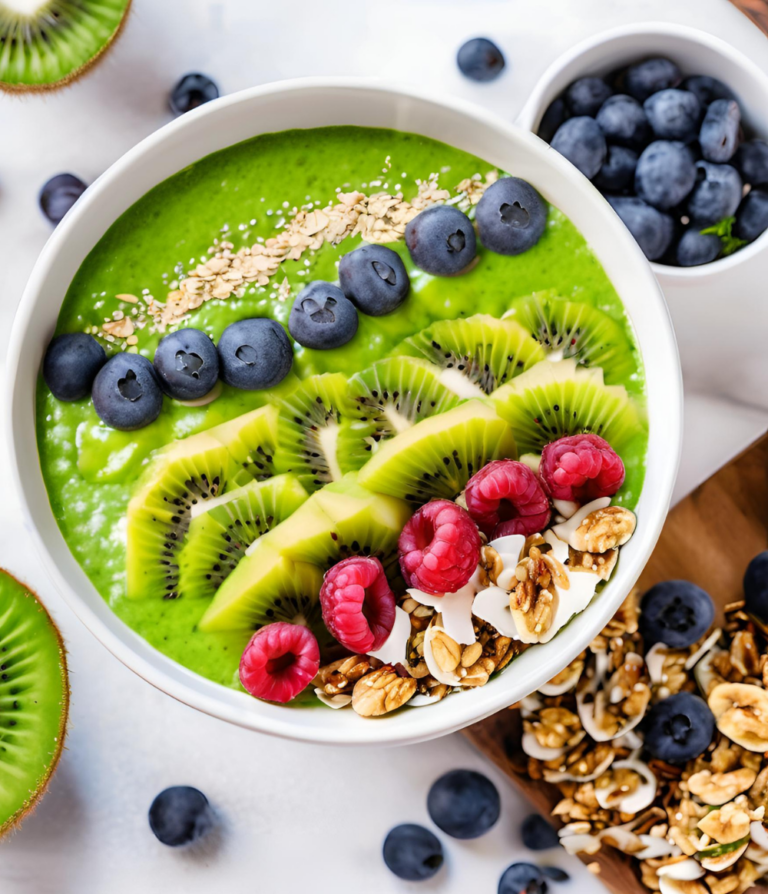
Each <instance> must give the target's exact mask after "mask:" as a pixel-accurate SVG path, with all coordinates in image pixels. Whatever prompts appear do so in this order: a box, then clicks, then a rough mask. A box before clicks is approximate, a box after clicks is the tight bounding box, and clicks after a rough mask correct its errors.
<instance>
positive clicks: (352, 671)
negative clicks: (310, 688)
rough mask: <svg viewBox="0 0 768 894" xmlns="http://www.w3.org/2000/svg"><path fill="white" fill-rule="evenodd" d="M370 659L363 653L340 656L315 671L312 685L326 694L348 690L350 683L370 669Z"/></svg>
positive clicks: (336, 693)
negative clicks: (345, 656) (315, 674)
mask: <svg viewBox="0 0 768 894" xmlns="http://www.w3.org/2000/svg"><path fill="white" fill-rule="evenodd" d="M371 661H372V659H370V658H366V657H365V655H351V656H350V657H349V658H340V659H339V660H338V661H334V662H332V663H331V664H326V665H325V667H321V668H320V670H319V671H318V672H317V676H316V677H315V679H314V681H313V682H314V685H315V686H317V687H318V688H320V689H322V690H323V692H325V694H326V695H339V694H340V693H342V692H345V691H346V692H349V690H350V689H351V688H352V684H353V683H356V682H357V681H358V680H359V679H360V678H361V677H362V676H364V675H365V674H367V673H368V671H369V670H370V669H371Z"/></svg>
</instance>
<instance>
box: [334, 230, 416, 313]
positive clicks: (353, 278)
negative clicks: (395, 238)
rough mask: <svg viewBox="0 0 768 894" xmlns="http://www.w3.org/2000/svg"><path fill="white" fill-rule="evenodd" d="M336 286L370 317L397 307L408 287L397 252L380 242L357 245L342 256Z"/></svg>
mask: <svg viewBox="0 0 768 894" xmlns="http://www.w3.org/2000/svg"><path fill="white" fill-rule="evenodd" d="M339 285H340V286H341V290H342V292H344V294H345V295H346V296H347V298H349V300H350V301H351V302H352V303H353V304H355V305H356V306H357V307H358V309H359V310H361V311H362V312H363V313H364V314H368V315H369V316H372V317H381V316H383V315H384V314H389V313H392V311H393V310H397V308H398V307H400V305H401V304H402V303H403V301H405V299H406V298H407V297H408V292H409V291H410V289H411V281H410V279H409V278H408V272H407V271H406V269H405V264H403V261H402V259H401V257H400V255H399V254H398V253H397V252H396V251H392V249H391V248H387V247H386V246H384V245H361V246H360V248H356V249H355V250H354V251H351V252H350V253H349V254H346V255H344V257H343V258H342V259H341V261H340V262H339Z"/></svg>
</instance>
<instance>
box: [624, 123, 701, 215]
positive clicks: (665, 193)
mask: <svg viewBox="0 0 768 894" xmlns="http://www.w3.org/2000/svg"><path fill="white" fill-rule="evenodd" d="M695 183H696V162H695V161H694V157H693V153H692V152H691V150H690V149H689V148H688V147H687V146H686V145H685V144H684V143H679V142H667V141H666V140H657V141H656V142H655V143H651V144H650V146H648V147H646V148H645V149H644V150H643V153H642V155H641V156H640V158H639V159H638V160H637V167H636V168H635V192H636V193H637V195H638V196H639V197H640V198H641V199H643V201H645V202H647V203H648V204H649V205H653V206H654V208H660V209H661V210H662V211H666V210H667V209H669V208H674V207H675V205H679V204H680V202H682V201H683V199H684V198H685V197H686V196H687V195H688V193H689V192H690V191H691V190H692V189H693V186H694V184H695Z"/></svg>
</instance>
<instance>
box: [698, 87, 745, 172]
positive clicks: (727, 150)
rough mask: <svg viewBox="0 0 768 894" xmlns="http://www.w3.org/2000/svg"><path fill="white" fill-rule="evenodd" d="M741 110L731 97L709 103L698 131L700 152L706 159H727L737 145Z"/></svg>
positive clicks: (730, 156) (722, 160) (731, 155)
mask: <svg viewBox="0 0 768 894" xmlns="http://www.w3.org/2000/svg"><path fill="white" fill-rule="evenodd" d="M740 124H741V111H740V110H739V104H738V103H737V102H736V101H735V100H733V99H716V100H715V101H714V102H712V103H710V105H709V108H708V109H707V113H706V115H705V116H704V120H703V121H702V122H701V130H700V131H699V145H700V146H701V154H702V155H703V156H704V158H706V160H707V161H717V162H724V161H729V160H730V159H731V158H732V157H733V154H734V152H736V148H737V146H738V145H739V126H740Z"/></svg>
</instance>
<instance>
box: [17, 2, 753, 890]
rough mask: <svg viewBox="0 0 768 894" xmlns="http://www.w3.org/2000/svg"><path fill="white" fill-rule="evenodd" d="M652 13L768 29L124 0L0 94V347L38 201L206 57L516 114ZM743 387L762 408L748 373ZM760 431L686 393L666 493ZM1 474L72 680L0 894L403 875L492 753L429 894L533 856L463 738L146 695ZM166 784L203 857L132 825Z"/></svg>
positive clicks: (696, 478)
mask: <svg viewBox="0 0 768 894" xmlns="http://www.w3.org/2000/svg"><path fill="white" fill-rule="evenodd" d="M651 19H663V20H670V21H678V22H684V23H688V24H692V25H697V26H699V27H701V28H704V29H705V30H709V31H711V32H713V33H715V34H717V35H719V36H720V37H722V38H724V39H726V40H729V41H730V42H732V43H733V44H735V45H736V46H738V47H739V48H741V49H742V50H743V51H744V52H746V53H747V54H749V55H750V56H751V57H752V58H753V59H754V61H755V62H756V63H757V64H759V65H761V66H763V67H764V68H766V70H768V54H766V52H765V49H766V44H765V38H764V37H763V36H762V34H760V32H758V31H757V30H756V29H755V28H754V27H753V26H752V25H751V24H750V23H749V22H748V20H747V19H745V18H743V17H742V16H741V15H740V14H739V13H738V12H737V11H736V10H735V9H733V8H732V7H731V6H730V5H729V4H728V3H727V2H726V0H696V2H693V0H579V2H574V0H536V2H531V0H528V2H524V0H472V2H470V0H461V2H460V0H441V2H436V0H387V2H381V0H378V2H376V0H355V2H352V0H325V2H323V3H319V2H317V0H314V2H310V0H292V2H290V3H289V2H277V3H266V2H263V0H162V2H158V0H154V2H153V0H134V11H133V14H132V17H131V20H130V22H129V24H128V27H127V29H126V32H125V34H124V36H123V38H122V39H121V40H120V42H119V43H118V45H117V46H116V47H115V48H114V50H113V51H112V52H111V53H110V54H109V55H108V57H107V58H106V60H105V61H104V63H103V64H102V66H101V67H100V68H98V69H97V71H96V72H95V73H94V74H93V75H92V76H91V77H90V78H88V79H87V80H84V81H83V82H82V83H80V84H76V85H75V86H74V87H72V88H71V89H69V90H66V91H64V92H63V93H60V94H57V95H54V96H50V97H33V98H28V99H23V100H18V99H11V98H8V97H3V96H0V260H1V261H2V269H3V277H2V295H1V296H0V353H2V355H3V357H4V355H5V348H6V344H7V337H8V335H7V333H8V330H9V326H10V322H11V319H12V317H13V314H14V311H15V308H16V305H17V303H18V300H19V298H20V295H21V291H22V288H23V284H24V282H25V280H26V278H27V276H28V274H29V271H30V269H31V267H32V265H33V263H34V260H35V258H36V256H37V254H38V252H39V250H40V248H41V247H42V245H43V243H44V241H45V239H46V238H47V236H48V233H49V228H48V225H47V223H46V222H45V220H43V218H42V217H41V216H40V214H39V213H38V211H37V207H36V196H37V192H38V189H39V187H40V185H41V184H42V183H43V182H44V181H45V180H46V179H47V178H48V177H49V176H51V175H52V174H55V173H58V172H60V171H65V170H71V171H73V172H74V173H76V174H78V175H80V176H81V177H83V178H84V179H85V180H92V179H93V178H95V177H96V176H97V175H98V174H99V173H100V172H101V171H103V170H104V169H105V168H106V167H107V166H108V165H109V164H110V163H111V162H112V161H113V160H114V159H116V158H117V157H118V156H119V155H120V154H121V153H122V152H124V151H125V150H126V149H127V148H129V147H130V146H132V145H133V144H134V143H135V142H136V141H137V140H139V139H141V138H142V137H143V136H145V135H146V134H148V133H150V132H151V131H153V130H154V129H156V128H157V127H158V126H160V125H161V124H163V123H164V122H165V121H166V120H168V118H169V113H168V112H167V111H166V106H165V98H166V94H167V91H168V88H169V86H170V85H171V84H172V83H174V81H175V80H176V79H177V78H178V77H179V76H180V75H181V74H183V73H184V72H186V71H188V70H193V69H197V70H202V71H205V72H207V73H209V74H210V75H211V76H213V77H214V78H215V79H216V80H217V81H218V82H219V84H220V85H221V88H222V90H223V91H226V92H231V91H234V90H237V89H240V88H243V87H247V86H250V85H252V84H258V83H263V82H266V81H270V80H275V79H279V78H285V77H293V76H298V75H309V74H349V75H368V76H384V77H387V78H395V79H399V80H401V81H405V82H409V83H418V84H420V85H422V86H425V87H430V88H433V89H440V90H444V91H448V92H451V93H453V94H455V95H457V96H463V97H465V98H468V99H472V100H475V101H477V102H479V103H481V104H483V105H485V106H488V107H489V108H491V109H493V110H495V111H496V112H497V113H499V114H501V115H503V116H504V117H506V118H509V119H513V118H514V117H515V115H516V113H517V111H518V110H519V108H520V107H521V105H522V103H523V101H524V99H525V96H526V94H527V91H528V90H529V89H530V88H531V86H532V85H533V84H534V83H535V81H536V79H537V78H538V76H539V75H540V74H541V72H542V71H543V70H544V68H545V67H546V66H547V65H548V64H549V62H550V61H551V60H552V59H553V58H554V57H555V56H556V55H557V54H558V53H560V52H561V51H563V50H564V49H566V48H567V47H569V46H571V45H572V44H573V43H575V42H576V41H578V40H579V39H581V38H582V37H584V36H586V35H588V34H590V33H593V32H596V31H598V30H601V29H603V28H608V27H611V26H613V25H618V24H622V23H627V22H631V21H640V20H651ZM475 34H488V35H489V36H490V37H492V38H494V39H495V40H496V41H497V42H498V43H499V45H500V46H501V47H502V48H503V49H504V51H505V53H506V56H507V59H508V63H509V65H508V69H507V71H506V73H505V74H504V76H503V77H502V78H501V79H499V80H498V81H497V82H496V83H494V84H492V85H485V86H480V85H474V84H471V83H470V82H467V81H465V80H463V79H462V78H461V77H460V76H459V74H458V73H457V71H456V69H455V66H454V53H455V49H456V47H457V46H458V44H460V43H461V41H462V40H464V39H466V38H467V37H470V36H473V35H475ZM691 325H695V321H691ZM724 375H727V370H725V371H724ZM689 384H690V383H689ZM693 385H694V387H695V383H693ZM743 389H744V391H743V393H744V401H745V403H750V402H754V401H751V397H752V395H751V394H750V387H749V382H744V383H743ZM766 428H768V415H767V414H766V413H764V412H762V411H759V410H755V409H749V408H742V407H739V406H738V405H736V404H734V403H732V402H724V401H722V400H721V399H716V398H712V397H709V396H707V395H703V394H695V393H692V394H690V395H689V400H688V404H687V408H686V447H685V455H684V461H683V468H682V472H681V478H680V484H679V487H678V493H677V496H678V497H679V496H682V495H683V494H684V493H685V492H687V491H688V490H689V489H690V488H692V487H694V486H695V485H696V484H698V483H700V482H701V481H702V480H704V479H705V478H706V477H707V476H708V475H709V474H711V473H712V472H713V471H714V470H715V469H716V468H717V467H718V466H719V465H721V464H722V463H723V462H725V461H726V460H727V459H729V458H731V457H732V456H733V455H734V454H735V453H737V452H738V451H739V450H741V449H742V448H743V447H744V446H746V445H747V444H748V443H749V442H750V441H751V440H753V439H754V437H756V436H757V435H759V434H760V433H762V432H763V431H764V430H765V429H766ZM3 449H4V448H3ZM0 487H2V493H3V500H2V501H1V503H0V564H1V565H3V566H5V567H7V568H9V569H10V570H12V571H13V572H14V573H15V574H17V575H18V576H20V577H22V578H23V579H25V580H26V581H27V582H28V583H29V585H30V586H32V587H33V588H34V589H36V590H37V592H38V593H39V594H40V595H41V596H42V597H43V599H44V600H45V602H46V604H47V605H48V606H49V607H50V608H51V610H52V612H53V614H54V616H55V617H56V620H57V621H58V622H59V624H60V626H61V628H62V630H63V632H64V635H65V637H66V639H67V642H68V645H69V649H70V662H71V670H72V690H73V701H72V723H71V729H70V733H69V738H68V750H67V752H66V753H65V755H64V758H63V760H62V764H61V768H60V770H59V772H58V774H57V776H56V778H55V779H54V782H53V784H52V787H51V791H50V793H49V795H48V796H47V798H46V799H45V800H44V801H43V803H42V804H41V806H40V807H39V809H38V810H37V812H36V814H35V815H34V816H32V817H31V818H30V819H29V820H28V821H27V823H26V824H25V826H24V827H23V829H22V830H21V831H19V832H18V833H17V834H15V835H14V836H13V837H11V838H10V839H9V840H6V841H4V842H3V843H2V844H0V891H1V892H2V894H105V892H109V894H134V892H136V891H138V890H144V891H148V892H155V891H182V890H183V891H185V892H190V894H195V892H203V891H208V890H211V888H212V886H214V885H215V886H216V890H220V891H231V892H241V891H246V890H253V891H281V892H282V891H284V892H294V891H297V892H298V891H303V890H311V891H313V892H317V894H324V892H329V894H331V892H334V894H338V892H346V891H366V892H375V894H378V892H382V894H383V892H395V891H406V890H416V889H417V887H418V886H416V885H408V884H405V883H401V882H399V881H398V880H397V879H395V878H394V877H393V876H391V875H390V874H389V873H388V872H387V870H386V869H385V868H384V866H383V864H382V863H381V860H380V856H379V851H380V846H381V842H382V840H383V837H384V835H385V833H386V831H387V830H388V829H389V828H390V827H391V826H392V825H394V824H396V823H398V822H403V821H416V822H428V818H427V814H426V808H425V797H426V792H427V789H428V787H429V784H430V782H431V781H432V780H433V779H434V778H435V777H436V776H438V775H439V774H440V773H441V772H443V771H445V770H447V769H450V768H454V767H457V766H468V767H476V768H483V767H485V769H486V772H488V774H489V775H490V776H491V777H492V778H494V779H495V781H496V782H497V784H498V785H499V787H500V789H501V792H502V798H503V815H502V819H501V821H500V822H499V824H498V825H497V827H496V828H495V829H494V830H493V831H492V832H491V833H490V834H489V835H488V836H486V837H484V838H481V839H479V840H477V841H474V842H458V841H451V840H449V839H447V838H446V837H445V836H442V837H443V841H444V844H445V846H446V851H447V866H446V868H445V869H444V870H442V871H441V873H440V874H439V875H438V877H437V879H435V880H434V882H432V883H428V884H426V885H422V886H421V889H422V890H426V891H441V892H459V891H466V890H476V891H478V892H480V891H485V892H493V891H495V890H496V885H497V880H498V877H499V875H500V874H501V872H502V870H503V869H504V868H505V866H507V865H508V863H510V862H512V861H513V860H515V859H526V857H530V855H526V854H525V852H524V851H523V849H522V847H521V844H520V840H519V834H518V824H519V821H520V819H521V818H522V817H523V816H524V815H525V813H526V810H527V808H526V806H525V804H524V803H523V802H522V801H521V799H520V798H519V797H518V796H517V795H516V793H515V792H514V791H513V790H512V789H511V788H510V787H509V786H508V785H507V784H506V783H505V781H504V780H503V779H502V778H501V777H500V776H499V775H498V774H496V773H495V772H494V770H493V769H492V768H490V767H488V766H486V765H485V762H484V761H483V760H482V759H481V758H480V757H479V756H478V755H477V754H476V753H475V752H474V751H473V750H472V749H471V748H470V746H469V745H467V744H466V742H465V741H464V740H463V739H462V738H461V737H460V736H452V737H449V738H447V739H443V740H441V741H438V742H433V743H428V744H426V745H419V746H414V747H410V748H404V749H400V750H390V751H364V752H354V751H341V750H338V749H319V748H312V747H309V746H305V745H298V744H292V743H285V742H280V741H277V740H274V739H269V738H266V737H260V736H258V735H255V734H251V733H246V732H244V731H242V730H239V729H234V728H231V727H228V726H226V725H224V724H222V723H220V722H218V721H215V720H212V719H210V718H208V717H205V716H203V715H201V714H197V713H196V712H194V711H192V710H191V709H189V708H186V707H184V706H182V705H180V704H177V703H175V702H173V701H172V700H171V699H169V698H168V697H166V696H164V695H163V694H161V693H159V692H156V691H154V690H152V689H151V688H150V687H149V686H147V685H146V684H145V683H143V682H142V681H140V680H139V679H138V678H136V677H135V676H133V675H132V674H131V673H130V672H129V671H127V670H126V669H125V668H123V667H122V666H121V665H120V664H119V663H118V662H117V661H116V660H115V659H113V658H112V657H111V655H109V654H108V653H107V652H106V650H105V649H103V648H102V646H101V645H99V643H98V642H96V640H94V639H93V638H92V637H91V635H90V634H88V633H87V632H86V630H85V629H84V628H83V627H82V626H81V625H80V623H79V622H78V621H77V620H76V619H75V618H74V616H73V615H72V614H71V613H70V612H69V610H68V609H67V608H66V607H65V606H64V604H63V603H62V601H61V600H60V598H59V597H58V595H57V594H56V593H55V592H54V590H53V588H52V587H51V585H50V583H49V581H48V580H47V579H46V577H45V575H44V573H43V571H42V569H41V567H40V565H39V562H38V561H37V559H36V556H35V555H34V554H33V552H32V548H31V545H30V543H29V540H28V537H27V535H26V533H25V531H24V529H23V527H22V526H21V525H20V524H19V518H20V511H19V508H18V504H17V500H16V497H15V494H13V493H12V491H11V490H10V483H9V476H8V474H7V460H5V458H4V453H3V454H1V455H0ZM176 783H190V784H193V785H197V786H199V787H200V788H202V789H203V790H204V791H205V792H207V794H208V795H209V797H210V798H211V800H212V801H213V803H214V804H215V805H216V807H217V809H218V811H219V812H220V815H221V817H222V825H221V832H220V835H219V836H217V838H216V840H215V841H212V842H210V843H209V846H208V847H206V848H205V849H204V850H203V851H201V852H199V853H177V852H174V851H171V850H168V849H166V848H163V847H162V846H161V845H159V844H158V843H157V842H156V841H155V840H154V839H153V838H152V836H151V834H150V833H149V830H148V827H147V824H146V809H147V807H148V805H149V803H150V801H151V799H152V797H153V796H154V794H156V792H157V791H159V790H160V789H161V788H163V787H165V786H166V785H171V784H176ZM552 861H553V862H557V863H559V864H560V865H561V866H564V867H567V868H568V870H569V871H570V872H572V874H573V881H572V882H571V883H570V884H569V885H568V886H567V887H562V891H563V892H564V894H565V892H567V891H570V892H573V894H576V892H587V891H591V890H594V889H595V883H594V880H593V878H592V876H590V875H589V874H588V873H587V872H586V871H585V870H584V869H583V868H582V867H581V866H580V864H579V863H578V862H577V861H576V860H575V859H571V858H567V857H566V855H565V854H555V855H554V856H553V857H552ZM555 889H556V890H560V886H553V890H555Z"/></svg>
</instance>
